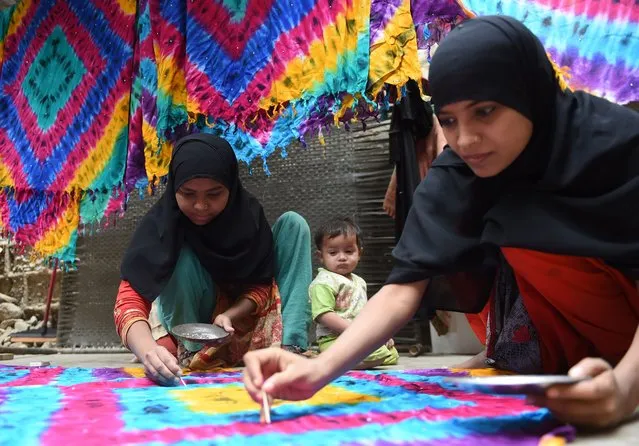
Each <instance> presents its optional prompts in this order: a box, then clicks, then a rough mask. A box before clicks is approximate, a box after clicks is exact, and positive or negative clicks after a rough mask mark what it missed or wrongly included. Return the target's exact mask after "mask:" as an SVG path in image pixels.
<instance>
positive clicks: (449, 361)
mask: <svg viewBox="0 0 639 446" xmlns="http://www.w3.org/2000/svg"><path fill="white" fill-rule="evenodd" d="M466 358H468V356H452V355H446V356H439V355H424V356H420V357H418V358H410V357H407V356H402V358H401V359H400V365H398V366H394V367H388V369H398V370H411V369H427V368H438V367H449V366H451V365H454V364H457V363H459V362H461V361H463V360H464V359H466ZM132 359H133V355H131V354H59V355H24V356H16V357H15V358H14V359H13V360H10V361H0V364H9V365H29V364H30V363H31V362H35V361H49V362H50V363H51V365H53V366H61V367H126V366H130V365H131V360H132ZM572 444H574V445H576V446H622V445H628V446H629V445H638V444H639V418H636V419H635V420H634V421H632V422H629V423H627V424H625V425H623V426H621V427H619V428H617V429H614V430H611V431H607V432H601V433H597V434H588V433H580V434H579V436H578V438H577V441H575V442H574V443H572Z"/></svg>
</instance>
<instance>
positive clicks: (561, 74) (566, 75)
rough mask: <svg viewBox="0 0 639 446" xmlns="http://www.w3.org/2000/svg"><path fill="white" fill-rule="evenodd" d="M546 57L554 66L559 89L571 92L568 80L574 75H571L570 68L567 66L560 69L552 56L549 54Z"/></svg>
mask: <svg viewBox="0 0 639 446" xmlns="http://www.w3.org/2000/svg"><path fill="white" fill-rule="evenodd" d="M546 56H547V57H548V60H549V61H550V64H551V65H552V68H553V70H554V72H555V78H556V79H557V82H559V87H560V88H561V89H562V90H571V88H570V85H568V79H570V78H571V77H572V74H570V67H568V66H565V65H564V66H563V67H560V66H559V65H558V64H557V63H556V62H555V61H554V60H553V59H552V56H551V55H550V54H549V53H546Z"/></svg>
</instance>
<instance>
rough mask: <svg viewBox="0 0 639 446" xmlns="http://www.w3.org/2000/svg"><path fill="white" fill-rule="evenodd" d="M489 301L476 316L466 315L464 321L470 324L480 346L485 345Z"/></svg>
mask: <svg viewBox="0 0 639 446" xmlns="http://www.w3.org/2000/svg"><path fill="white" fill-rule="evenodd" d="M490 303H491V302H490V299H489V300H488V302H486V306H485V307H484V309H483V310H481V312H479V313H477V314H467V315H466V319H468V323H469V324H470V328H471V329H472V330H473V333H475V336H477V339H479V342H481V343H482V345H486V327H488V315H489V313H490Z"/></svg>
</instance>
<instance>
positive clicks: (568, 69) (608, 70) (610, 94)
mask: <svg viewBox="0 0 639 446" xmlns="http://www.w3.org/2000/svg"><path fill="white" fill-rule="evenodd" d="M417 3H422V2H420V1H417ZM423 3H432V1H431V2H429V1H425V2H423ZM460 4H461V6H463V7H464V8H465V9H466V10H467V11H468V12H469V13H470V14H475V15H479V16H481V15H491V14H504V15H509V16H512V17H514V18H516V19H518V20H520V21H522V22H523V23H524V24H525V25H526V26H528V27H529V28H530V29H531V30H532V31H533V32H534V33H535V34H536V35H537V36H538V37H539V38H540V39H541V41H542V42H543V43H544V45H545V46H546V48H547V49H548V52H549V54H550V55H551V57H552V59H553V61H554V62H555V63H556V64H557V65H558V66H559V67H560V69H561V70H562V71H563V72H564V77H565V78H566V80H567V82H568V84H569V86H570V87H571V88H573V89H576V90H586V91H588V92H590V93H592V94H595V95H597V96H601V97H604V98H607V99H609V100H611V101H613V102H617V103H620V104H625V103H628V102H632V101H637V100H639V3H637V2H636V1H635V0H579V1H578V0H531V1H522V0H463V1H460ZM416 21H417V20H416Z"/></svg>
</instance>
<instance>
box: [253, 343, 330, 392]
mask: <svg viewBox="0 0 639 446" xmlns="http://www.w3.org/2000/svg"><path fill="white" fill-rule="evenodd" d="M244 365H245V369H244V386H245V387H246V390H247V391H248V393H249V394H250V395H251V398H252V399H253V401H255V402H256V403H259V404H261V403H262V392H266V393H267V394H268V396H269V397H270V398H275V399H283V400H291V401H298V400H305V399H308V398H310V397H312V396H313V395H314V394H315V393H316V392H317V391H318V390H320V389H321V388H322V387H324V386H325V385H326V384H327V383H328V379H327V374H326V373H324V368H323V367H322V365H321V364H319V363H318V362H317V360H315V359H308V358H305V357H303V356H301V355H296V354H295V353H291V352H287V351H286V350H282V349H280V348H267V349H262V350H255V351H252V352H248V353H247V354H246V355H244Z"/></svg>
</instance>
